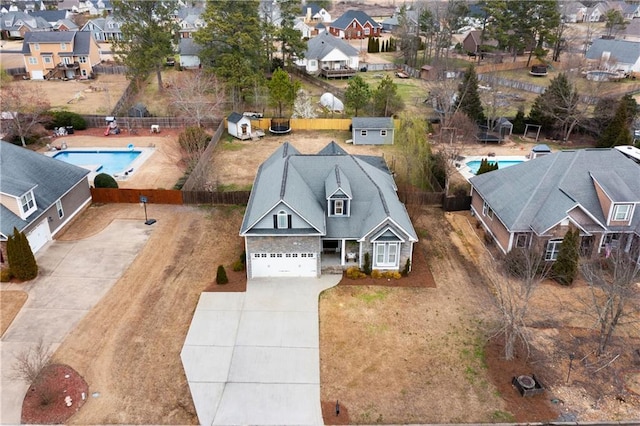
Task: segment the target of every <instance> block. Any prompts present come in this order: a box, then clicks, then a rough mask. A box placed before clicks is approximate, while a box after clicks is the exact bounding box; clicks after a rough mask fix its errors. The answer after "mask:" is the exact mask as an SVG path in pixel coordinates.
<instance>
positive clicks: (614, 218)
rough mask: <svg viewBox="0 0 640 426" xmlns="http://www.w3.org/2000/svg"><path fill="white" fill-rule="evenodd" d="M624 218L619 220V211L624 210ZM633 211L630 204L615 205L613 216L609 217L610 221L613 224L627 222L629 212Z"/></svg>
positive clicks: (629, 215)
mask: <svg viewBox="0 0 640 426" xmlns="http://www.w3.org/2000/svg"><path fill="white" fill-rule="evenodd" d="M625 208H626V211H625V212H624V216H623V217H621V218H619V217H618V214H619V213H620V211H621V210H623V209H625ZM632 211H633V205H632V204H615V205H614V206H613V215H612V216H611V220H612V221H614V222H627V221H628V220H629V218H630V217H631V212H632Z"/></svg>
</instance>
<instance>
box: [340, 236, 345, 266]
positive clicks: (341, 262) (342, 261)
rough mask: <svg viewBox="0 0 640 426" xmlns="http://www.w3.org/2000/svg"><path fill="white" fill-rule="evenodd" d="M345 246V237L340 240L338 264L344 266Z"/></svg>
mask: <svg viewBox="0 0 640 426" xmlns="http://www.w3.org/2000/svg"><path fill="white" fill-rule="evenodd" d="M346 248H347V241H346V240H345V239H342V240H340V266H344V265H345V263H344V259H345V257H346V254H345V249H346Z"/></svg>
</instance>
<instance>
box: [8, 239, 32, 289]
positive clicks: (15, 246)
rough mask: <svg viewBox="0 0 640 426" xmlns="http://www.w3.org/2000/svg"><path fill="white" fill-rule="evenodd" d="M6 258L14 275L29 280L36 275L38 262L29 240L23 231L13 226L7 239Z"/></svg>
mask: <svg viewBox="0 0 640 426" xmlns="http://www.w3.org/2000/svg"><path fill="white" fill-rule="evenodd" d="M7 258H8V261H9V267H10V268H11V273H12V274H13V276H14V277H16V278H18V279H19V280H22V281H29V280H32V279H34V278H35V277H37V276H38V264H37V263H36V258H35V256H34V255H33V251H32V250H31V246H30V245H29V240H28V239H27V236H26V235H25V234H24V232H20V231H18V229H17V228H13V235H11V236H9V238H8V239H7Z"/></svg>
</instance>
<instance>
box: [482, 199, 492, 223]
mask: <svg viewBox="0 0 640 426" xmlns="http://www.w3.org/2000/svg"><path fill="white" fill-rule="evenodd" d="M482 216H487V217H488V218H489V219H491V220H493V210H491V207H489V204H487V202H486V201H483V202H482Z"/></svg>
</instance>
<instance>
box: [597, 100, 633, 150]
mask: <svg viewBox="0 0 640 426" xmlns="http://www.w3.org/2000/svg"><path fill="white" fill-rule="evenodd" d="M632 142H633V141H632V139H631V132H630V131H629V114H628V111H627V102H625V100H624V99H621V100H620V102H619V103H618V108H616V113H615V115H614V116H613V119H612V120H611V121H610V122H609V125H608V126H607V127H606V128H605V129H604V132H602V134H601V135H600V137H599V138H598V144H597V146H598V147H599V148H611V147H614V146H618V145H631V143H632Z"/></svg>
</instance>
